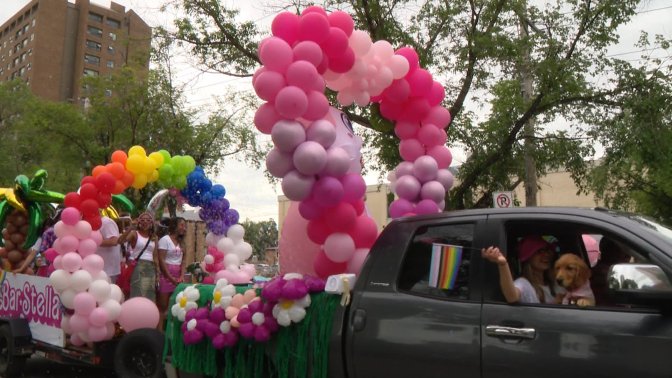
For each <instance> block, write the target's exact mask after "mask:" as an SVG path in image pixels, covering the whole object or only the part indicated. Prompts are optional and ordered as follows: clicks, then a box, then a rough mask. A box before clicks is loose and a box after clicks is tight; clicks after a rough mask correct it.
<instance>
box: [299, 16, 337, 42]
mask: <svg viewBox="0 0 672 378" xmlns="http://www.w3.org/2000/svg"><path fill="white" fill-rule="evenodd" d="M329 28H330V26H329V20H327V17H326V16H325V15H322V14H320V13H319V12H310V13H307V14H303V15H302V16H301V18H300V19H299V39H300V40H302V41H313V42H316V43H322V42H324V41H325V40H326V39H327V37H329Z"/></svg>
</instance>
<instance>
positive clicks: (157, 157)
mask: <svg viewBox="0 0 672 378" xmlns="http://www.w3.org/2000/svg"><path fill="white" fill-rule="evenodd" d="M149 158H150V159H152V161H153V162H154V164H155V165H156V168H159V167H160V166H162V165H163V155H161V153H160V152H152V153H151V154H149Z"/></svg>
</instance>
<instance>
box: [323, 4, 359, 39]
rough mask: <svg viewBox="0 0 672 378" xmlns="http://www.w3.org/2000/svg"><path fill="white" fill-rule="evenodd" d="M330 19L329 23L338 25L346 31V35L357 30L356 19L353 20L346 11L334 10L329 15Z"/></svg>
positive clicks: (334, 25)
mask: <svg viewBox="0 0 672 378" xmlns="http://www.w3.org/2000/svg"><path fill="white" fill-rule="evenodd" d="M327 18H328V19H329V25H331V26H333V27H337V28H339V29H341V30H343V31H344V32H345V35H346V36H348V37H349V36H350V34H352V31H353V30H355V21H353V20H352V17H350V15H349V14H348V13H346V12H343V11H338V10H337V11H333V12H331V13H329V15H328V16H327Z"/></svg>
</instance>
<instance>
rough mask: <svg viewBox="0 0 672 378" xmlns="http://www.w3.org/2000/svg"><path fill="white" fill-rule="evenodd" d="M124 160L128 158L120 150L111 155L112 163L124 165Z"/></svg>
mask: <svg viewBox="0 0 672 378" xmlns="http://www.w3.org/2000/svg"><path fill="white" fill-rule="evenodd" d="M126 159H128V156H126V152H124V151H122V150H116V151H114V152H113V153H112V161H113V162H115V163H121V164H123V165H126Z"/></svg>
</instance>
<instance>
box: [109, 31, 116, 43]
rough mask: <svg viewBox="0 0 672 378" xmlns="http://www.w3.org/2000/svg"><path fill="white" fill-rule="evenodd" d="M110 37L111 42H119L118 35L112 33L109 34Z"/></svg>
mask: <svg viewBox="0 0 672 378" xmlns="http://www.w3.org/2000/svg"><path fill="white" fill-rule="evenodd" d="M109 36H110V39H111V40H113V41H116V40H117V34H116V33H112V32H110V33H109Z"/></svg>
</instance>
